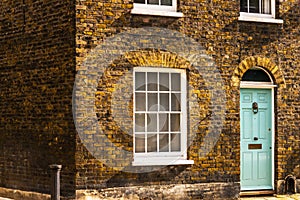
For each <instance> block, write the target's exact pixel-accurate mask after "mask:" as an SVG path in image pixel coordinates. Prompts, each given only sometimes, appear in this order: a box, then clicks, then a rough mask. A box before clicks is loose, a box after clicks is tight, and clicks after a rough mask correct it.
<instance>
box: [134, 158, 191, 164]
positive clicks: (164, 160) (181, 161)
mask: <svg viewBox="0 0 300 200" xmlns="http://www.w3.org/2000/svg"><path fill="white" fill-rule="evenodd" d="M193 164H194V161H193V160H186V159H178V158H173V159H172V158H171V159H170V158H163V157H157V158H142V159H138V160H134V161H133V162H132V166H154V165H156V166H157V165H193Z"/></svg>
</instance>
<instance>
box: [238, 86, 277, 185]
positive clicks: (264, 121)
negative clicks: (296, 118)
mask: <svg viewBox="0 0 300 200" xmlns="http://www.w3.org/2000/svg"><path fill="white" fill-rule="evenodd" d="M271 94H272V90H271V89H241V95H240V96H241V101H240V102H241V103H240V104H241V108H240V119H241V137H240V138H241V143H240V145H241V154H240V155H241V189H242V190H260V189H272V96H271ZM254 102H256V103H257V104H258V109H257V112H254V111H255V110H254V111H253V109H252V104H253V103H254Z"/></svg>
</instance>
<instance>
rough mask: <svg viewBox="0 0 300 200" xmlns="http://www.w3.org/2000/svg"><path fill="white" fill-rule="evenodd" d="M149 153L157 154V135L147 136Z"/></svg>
mask: <svg viewBox="0 0 300 200" xmlns="http://www.w3.org/2000/svg"><path fill="white" fill-rule="evenodd" d="M147 152H157V134H149V135H147Z"/></svg>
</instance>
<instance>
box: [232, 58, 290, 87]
mask: <svg viewBox="0 0 300 200" xmlns="http://www.w3.org/2000/svg"><path fill="white" fill-rule="evenodd" d="M257 66H259V67H262V68H264V69H266V70H267V71H268V72H269V73H270V74H271V75H272V76H273V79H274V83H275V84H277V85H278V86H279V87H283V88H285V87H286V84H285V79H284V76H283V74H282V72H281V70H280V68H279V67H278V66H277V65H276V64H275V63H274V62H272V61H271V60H270V59H269V58H265V57H259V56H250V57H247V58H246V59H244V60H243V61H242V62H241V63H240V64H239V66H238V67H236V68H235V70H234V72H233V76H232V77H231V85H232V86H234V87H239V85H240V82H241V80H242V77H243V75H244V73H245V72H246V71H247V70H248V69H251V68H253V67H257Z"/></svg>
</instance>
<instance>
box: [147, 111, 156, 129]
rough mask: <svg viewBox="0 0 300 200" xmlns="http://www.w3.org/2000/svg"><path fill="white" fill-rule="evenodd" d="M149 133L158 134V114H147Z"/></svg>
mask: <svg viewBox="0 0 300 200" xmlns="http://www.w3.org/2000/svg"><path fill="white" fill-rule="evenodd" d="M147 131H148V132H156V131H157V114H156V113H155V114H147Z"/></svg>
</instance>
